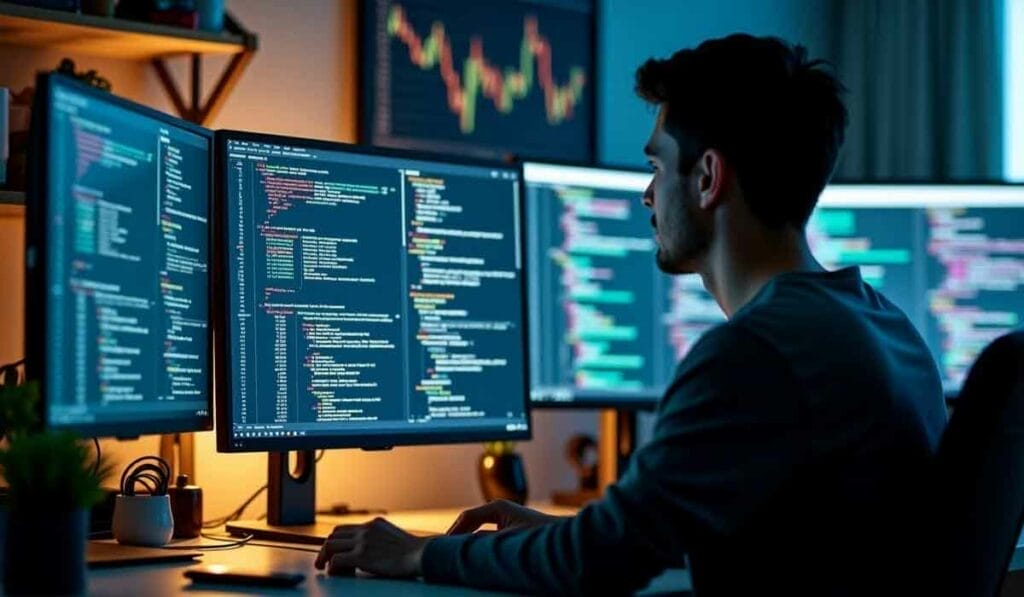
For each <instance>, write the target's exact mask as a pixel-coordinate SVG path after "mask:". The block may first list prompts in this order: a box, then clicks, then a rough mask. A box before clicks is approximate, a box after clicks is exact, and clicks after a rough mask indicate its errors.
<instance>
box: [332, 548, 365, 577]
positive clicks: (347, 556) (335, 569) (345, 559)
mask: <svg viewBox="0 0 1024 597" xmlns="http://www.w3.org/2000/svg"><path fill="white" fill-rule="evenodd" d="M357 559H358V555H357V553H356V552H355V551H346V552H343V553H336V554H334V555H333V556H331V559H330V560H329V561H330V566H328V567H327V573H328V574H330V575H331V576H352V575H353V574H355V573H356V565H357Z"/></svg>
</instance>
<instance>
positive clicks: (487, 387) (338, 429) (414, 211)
mask: <svg viewBox="0 0 1024 597" xmlns="http://www.w3.org/2000/svg"><path fill="white" fill-rule="evenodd" d="M216 155H217V159H218V162H219V166H218V172H219V173H220V176H219V181H218V194H219V197H220V199H221V201H220V202H219V204H220V205H221V206H222V208H223V220H222V221H221V222H220V224H219V226H220V227H221V229H222V231H223V236H224V239H225V242H226V246H225V247H224V251H223V252H222V256H221V259H222V262H223V271H224V275H223V276H221V277H220V278H221V282H222V283H223V285H224V288H223V293H224V300H223V309H224V313H223V316H224V317H225V320H226V323H225V325H224V326H222V328H221V329H222V330H223V334H218V340H220V341H221V342H222V344H221V345H220V350H219V352H218V354H223V357H224V358H223V361H221V362H223V363H225V366H224V367H223V368H221V369H220V371H221V372H223V375H218V376H217V382H218V409H217V412H218V414H217V446H218V449H219V450H220V451H226V452H244V451H270V452H273V453H275V454H280V453H284V452H287V451H289V450H298V451H308V450H313V449H319V448H364V449H377V448H386V447H391V446H398V445H413V444H438V443H455V442H477V441H484V440H514V439H524V438H528V437H529V411H528V408H527V406H528V404H527V369H528V363H527V359H526V349H527V346H526V338H527V329H526V326H525V320H526V314H525V300H524V292H525V291H524V286H523V285H524V269H525V263H524V259H523V247H522V234H523V230H522V214H521V210H522V208H521V199H520V189H521V174H520V170H519V168H518V167H511V166H507V165H501V164H493V163H487V162H474V161H467V160H460V159H454V158H448V157H443V158H442V157H437V156H429V155H424V154H415V153H409V152H398V151H385V150H378V149H371V148H367V147H360V146H354V145H346V144H341V143H329V142H323V141H313V140H309V139H296V138H288V137H277V136H271V135H261V134H252V133H241V132H233V131H222V132H218V133H217V149H216ZM307 455H308V453H307ZM272 456H274V455H272ZM275 458H276V456H274V458H272V459H271V484H270V488H271V495H270V498H271V502H272V504H271V505H270V513H269V515H268V518H269V522H270V523H271V524H272V525H278V524H297V523H298V522H301V521H304V522H305V523H309V522H311V519H312V512H313V509H312V502H311V500H312V495H311V494H310V495H308V496H307V497H304V498H302V499H301V500H300V501H304V504H303V505H302V506H298V505H294V504H291V505H288V504H284V505H282V504H281V503H280V502H281V500H278V499H276V496H275V495H274V492H275V483H276V482H277V481H275V479H276V478H277V477H278V476H279V475H278V472H279V470H278V469H277V468H275V467H276V466H277V465H276V464H275V462H278V461H276V460H275ZM282 460H283V461H286V460H287V459H282ZM285 476H287V475H285ZM289 482H290V481H289V480H287V479H285V480H284V481H283V483H284V486H286V487H287V486H288V483H289ZM282 491H287V490H282ZM284 500H285V501H287V498H284ZM275 510H277V511H275Z"/></svg>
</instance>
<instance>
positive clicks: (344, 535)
mask: <svg viewBox="0 0 1024 597" xmlns="http://www.w3.org/2000/svg"><path fill="white" fill-rule="evenodd" d="M429 540H430V539H429V538H428V537H424V538H421V537H414V536H412V535H410V534H409V533H406V532H405V531H403V530H402V529H400V528H398V527H396V526H395V525H393V524H391V523H390V522H388V521H386V520H384V519H383V518H377V519H374V520H373V521H372V522H368V523H366V524H357V525H344V526H340V527H337V528H335V529H334V532H333V533H331V536H330V537H328V538H327V541H325V542H324V545H323V547H321V548H320V553H319V554H318V555H317V557H316V563H315V564H316V567H317V568H318V569H320V570H323V568H324V566H327V573H328V574H333V575H350V574H353V573H354V572H355V569H356V568H359V569H360V570H363V571H364V572H369V573H371V574H376V575H378V576H389V577H400V578H409V577H416V576H420V575H421V574H422V571H423V563H422V561H423V549H424V548H425V547H426V545H427V541H429Z"/></svg>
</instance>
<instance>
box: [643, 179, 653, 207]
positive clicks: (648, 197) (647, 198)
mask: <svg viewBox="0 0 1024 597" xmlns="http://www.w3.org/2000/svg"><path fill="white" fill-rule="evenodd" d="M643 203H644V205H645V206H647V207H653V206H654V181H653V180H652V181H651V184H649V185H647V188H646V189H644V196H643Z"/></svg>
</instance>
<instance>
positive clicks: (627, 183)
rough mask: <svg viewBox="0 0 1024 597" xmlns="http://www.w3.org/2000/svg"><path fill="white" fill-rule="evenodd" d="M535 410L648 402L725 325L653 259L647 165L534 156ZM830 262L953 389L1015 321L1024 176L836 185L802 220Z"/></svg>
mask: <svg viewBox="0 0 1024 597" xmlns="http://www.w3.org/2000/svg"><path fill="white" fill-rule="evenodd" d="M523 172H524V181H525V183H526V196H527V215H528V226H527V254H528V258H527V263H528V265H529V267H528V271H529V284H528V287H529V298H530V304H531V310H530V322H529V323H530V327H531V335H530V338H531V351H530V358H531V368H530V371H531V398H532V400H533V406H535V407H588V408H592V407H614V408H619V409H623V408H630V407H641V408H642V407H649V406H652V405H653V404H655V403H656V402H657V400H658V399H659V398H660V396H661V393H662V392H663V391H664V389H665V388H666V387H667V385H668V384H669V383H670V382H671V376H672V374H673V372H674V369H675V366H676V365H677V364H678V362H679V361H680V360H681V359H682V358H683V357H684V356H685V355H686V353H687V351H688V350H689V348H690V347H692V346H693V344H694V343H695V342H696V341H697V340H698V339H699V338H700V336H701V335H702V334H703V333H704V332H705V331H707V329H709V328H710V327H712V326H714V325H716V324H718V323H720V322H722V321H724V320H725V318H724V315H722V313H721V310H720V309H719V307H718V305H717V304H716V303H715V301H714V299H713V297H711V295H710V294H708V293H707V291H705V290H704V288H703V285H702V283H701V281H700V279H699V278H698V277H697V276H693V275H688V276H674V277H669V276H666V275H665V274H663V273H661V272H659V271H658V270H657V267H656V265H655V262H654V254H655V246H654V241H653V234H652V230H651V224H650V213H649V211H648V210H647V209H646V208H644V207H643V205H642V203H641V196H642V193H643V191H644V189H645V188H646V186H647V184H648V183H649V182H650V177H651V175H650V173H647V172H641V171H630V170H621V169H609V168H590V167H579V166H569V165H558V164H546V163H535V162H528V163H526V164H524V166H523ZM807 234H808V240H809V243H810V245H811V250H812V252H813V253H814V254H815V256H816V257H817V258H818V259H819V260H820V261H821V262H822V264H823V265H824V266H825V267H826V268H828V269H835V268H839V267H844V266H848V265H857V266H860V268H861V273H862V275H863V276H864V279H865V280H866V281H867V282H868V283H870V284H872V285H873V286H875V287H876V288H878V289H879V290H881V291H882V292H883V293H884V294H885V295H886V296H888V297H889V298H890V299H891V300H892V301H893V302H894V303H895V304H896V305H898V306H899V307H900V308H901V309H903V310H904V311H905V312H906V314H907V315H908V317H909V318H910V320H911V321H912V322H913V324H914V325H915V327H916V328H917V329H918V331H919V332H920V333H921V335H922V337H923V338H924V340H925V342H926V343H927V344H928V346H929V348H930V349H931V351H932V354H933V356H934V358H935V360H936V363H937V364H938V366H939V370H940V373H941V376H942V381H943V386H944V388H945V391H946V393H947V395H948V396H951V397H952V396H955V395H956V393H957V392H958V391H959V388H960V385H961V384H962V383H963V378H964V376H965V375H966V372H967V370H968V368H969V367H970V364H971V363H972V362H973V361H974V359H975V357H976V356H977V355H978V353H979V352H980V350H981V349H982V348H983V347H984V346H985V345H986V344H987V343H988V342H990V341H992V340H993V339H995V338H996V337H998V336H999V335H1001V334H1003V333H1005V332H1007V331H1009V330H1011V329H1013V328H1016V327H1019V326H1020V325H1021V320H1022V318H1024V185H1010V184H913V185H912V184H887V185H886V184H831V185H829V186H828V187H827V188H826V189H825V191H824V192H823V193H822V195H821V197H820V199H819V201H818V206H817V208H816V209H815V211H814V213H813V214H812V216H811V219H810V221H809V223H808V227H807Z"/></svg>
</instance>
